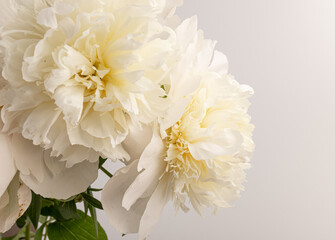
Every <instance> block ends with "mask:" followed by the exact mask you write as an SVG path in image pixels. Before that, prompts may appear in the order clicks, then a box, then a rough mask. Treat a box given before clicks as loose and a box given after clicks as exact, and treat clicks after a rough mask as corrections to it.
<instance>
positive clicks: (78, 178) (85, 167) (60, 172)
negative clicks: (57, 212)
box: [21, 151, 98, 199]
mask: <svg viewBox="0 0 335 240" xmlns="http://www.w3.org/2000/svg"><path fill="white" fill-rule="evenodd" d="M43 155H44V159H43V162H40V164H41V165H42V166H43V170H44V179H43V181H42V182H39V181H37V180H36V178H34V176H32V175H24V174H21V179H22V181H23V182H24V183H25V184H26V185H27V186H29V187H30V188H31V189H32V190H33V191H34V192H35V193H37V194H40V195H42V196H43V197H47V198H56V199H68V198H70V197H72V196H74V195H76V194H78V193H81V192H84V191H85V190H86V189H87V188H88V186H90V185H91V184H92V183H93V182H94V181H95V180H96V179H97V177H98V162H95V163H89V162H88V161H83V162H81V163H78V164H76V165H74V166H73V167H71V168H66V166H65V162H62V161H61V158H54V157H50V151H45V152H44V154H43Z"/></svg>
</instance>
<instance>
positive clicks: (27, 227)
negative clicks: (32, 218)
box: [25, 222, 30, 240]
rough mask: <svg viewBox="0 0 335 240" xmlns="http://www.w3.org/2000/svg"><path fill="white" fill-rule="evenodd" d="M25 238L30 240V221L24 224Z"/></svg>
mask: <svg viewBox="0 0 335 240" xmlns="http://www.w3.org/2000/svg"><path fill="white" fill-rule="evenodd" d="M25 233H26V240H30V222H29V223H28V224H27V226H26V232H25Z"/></svg>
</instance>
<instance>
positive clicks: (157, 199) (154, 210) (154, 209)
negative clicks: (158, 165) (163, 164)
mask: <svg viewBox="0 0 335 240" xmlns="http://www.w3.org/2000/svg"><path fill="white" fill-rule="evenodd" d="M168 194H169V181H168V177H167V175H165V176H164V177H163V178H162V179H161V180H160V182H159V184H158V186H157V188H156V189H155V191H154V192H153V194H152V196H151V197H150V199H149V201H148V204H147V206H146V209H145V211H144V213H143V216H142V218H141V223H140V229H139V232H138V235H139V240H145V239H146V237H147V236H148V235H149V234H150V233H151V232H152V231H153V229H154V227H155V226H156V224H157V222H158V220H159V217H160V216H161V214H162V211H163V209H164V206H165V204H166V202H167V200H168Z"/></svg>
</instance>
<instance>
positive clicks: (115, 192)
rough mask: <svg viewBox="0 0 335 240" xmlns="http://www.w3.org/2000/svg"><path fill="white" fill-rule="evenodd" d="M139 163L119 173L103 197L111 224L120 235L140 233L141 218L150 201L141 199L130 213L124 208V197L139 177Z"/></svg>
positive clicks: (106, 188)
mask: <svg viewBox="0 0 335 240" xmlns="http://www.w3.org/2000/svg"><path fill="white" fill-rule="evenodd" d="M137 163H138V160H137V161H134V162H132V163H131V164H130V165H128V166H126V167H124V168H122V169H120V170H119V171H117V172H116V174H115V175H114V176H113V177H112V178H111V179H110V180H109V181H108V183H107V184H106V186H105V187H104V190H103V191H102V195H101V202H102V205H103V207H104V209H105V212H106V213H107V216H108V219H109V222H110V224H111V225H113V226H114V227H115V228H116V230H118V231H119V232H120V233H137V232H138V230H139V225H140V221H141V217H142V215H143V213H144V210H145V207H146V205H147V202H148V200H149V198H142V199H139V200H138V201H137V202H136V203H135V204H134V205H133V206H132V208H130V210H129V211H127V210H126V209H125V208H123V207H122V199H123V195H124V193H125V192H126V190H127V189H128V187H129V186H130V184H131V183H132V182H133V181H134V180H135V178H136V176H137V175H138V172H137Z"/></svg>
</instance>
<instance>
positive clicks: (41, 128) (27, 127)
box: [22, 102, 61, 145]
mask: <svg viewBox="0 0 335 240" xmlns="http://www.w3.org/2000/svg"><path fill="white" fill-rule="evenodd" d="M60 113H61V112H60V110H57V109H56V106H55V105H54V104H53V103H52V102H46V103H43V104H40V105H39V106H38V107H36V108H35V109H34V110H33V111H32V112H31V113H30V114H29V116H28V117H27V119H26V121H25V122H24V124H23V130H22V136H24V137H25V138H27V139H31V140H33V142H34V144H35V145H38V144H48V143H49V142H50V140H49V139H48V138H47V135H48V133H49V131H50V128H51V127H52V125H53V124H54V123H55V122H56V120H57V119H58V117H59V115H60Z"/></svg>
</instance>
